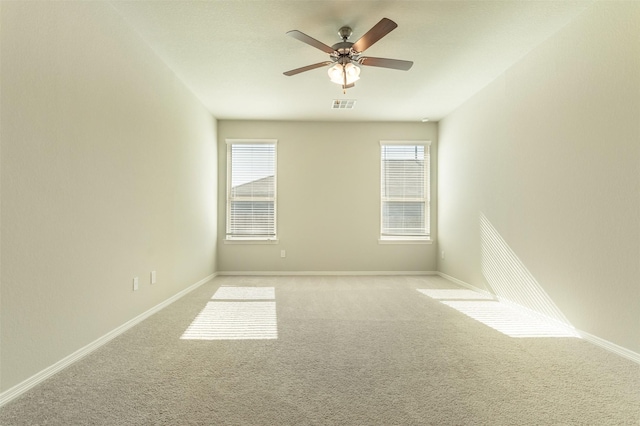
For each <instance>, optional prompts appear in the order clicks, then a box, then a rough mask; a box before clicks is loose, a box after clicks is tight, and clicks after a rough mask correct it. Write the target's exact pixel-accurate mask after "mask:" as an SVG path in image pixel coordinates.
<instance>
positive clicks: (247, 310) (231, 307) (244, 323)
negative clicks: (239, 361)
mask: <svg viewBox="0 0 640 426" xmlns="http://www.w3.org/2000/svg"><path fill="white" fill-rule="evenodd" d="M180 338H181V339H185V340H245V339H277V338H278V323H277V318H276V302H208V303H207V306H206V307H205V308H204V309H203V310H202V311H201V312H200V313H199V314H198V316H197V317H196V318H195V320H194V321H193V322H192V323H191V325H190V326H189V327H188V328H187V330H186V331H185V332H184V334H183V335H182V336H181V337H180Z"/></svg>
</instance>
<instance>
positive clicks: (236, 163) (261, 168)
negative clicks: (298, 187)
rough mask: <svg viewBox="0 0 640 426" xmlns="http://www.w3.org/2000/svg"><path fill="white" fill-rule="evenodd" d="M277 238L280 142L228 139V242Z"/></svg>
mask: <svg viewBox="0 0 640 426" xmlns="http://www.w3.org/2000/svg"><path fill="white" fill-rule="evenodd" d="M275 238H276V141H273V140H269V141H263V140H248V141H244V140H243V141H238V140H227V239H264V240H268V239H275Z"/></svg>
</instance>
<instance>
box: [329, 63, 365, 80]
mask: <svg viewBox="0 0 640 426" xmlns="http://www.w3.org/2000/svg"><path fill="white" fill-rule="evenodd" d="M327 74H329V79H331V81H332V82H333V83H336V84H341V85H342V84H344V76H345V74H346V76H347V85H349V84H351V83H354V82H356V81H358V80H359V79H360V68H359V67H357V66H355V65H354V64H352V63H348V64H346V65H344V66H343V65H342V64H335V65H334V66H332V67H331V68H329V70H328V72H327Z"/></svg>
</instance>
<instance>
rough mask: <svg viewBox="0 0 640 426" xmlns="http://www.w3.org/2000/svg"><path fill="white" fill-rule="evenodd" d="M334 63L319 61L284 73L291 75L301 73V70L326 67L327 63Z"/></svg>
mask: <svg viewBox="0 0 640 426" xmlns="http://www.w3.org/2000/svg"><path fill="white" fill-rule="evenodd" d="M332 63H333V62H331V61H324V62H318V63H317V64H313V65H307V66H306V67H301V68H296V69H294V70H291V71H287V72H284V73H283V74H284V75H286V76H289V77H291V76H292V75H296V74H300V73H301V72H305V71H310V70H314V69H316V68H320V67H324V66H325V65H331V64H332Z"/></svg>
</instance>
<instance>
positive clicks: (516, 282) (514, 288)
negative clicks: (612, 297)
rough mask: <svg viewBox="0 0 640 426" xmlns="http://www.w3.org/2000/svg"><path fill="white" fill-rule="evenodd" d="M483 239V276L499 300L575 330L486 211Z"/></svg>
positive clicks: (483, 216) (483, 219)
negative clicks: (502, 235)
mask: <svg viewBox="0 0 640 426" xmlns="http://www.w3.org/2000/svg"><path fill="white" fill-rule="evenodd" d="M480 240H481V262H482V265H481V267H482V274H483V275H484V277H485V279H486V280H487V283H488V284H489V287H490V289H491V291H492V292H493V293H494V294H495V295H496V297H497V298H498V300H500V301H501V302H506V303H511V304H515V305H516V306H517V307H519V308H526V309H527V310H530V311H533V312H534V313H535V314H537V315H542V316H543V317H544V318H545V319H547V320H548V321H550V322H552V323H556V324H557V325H560V326H563V327H566V328H568V329H570V330H575V329H574V327H573V326H572V325H571V323H570V322H569V320H568V319H567V318H566V317H565V316H564V314H563V313H562V312H561V311H560V309H558V307H557V306H556V304H555V303H553V300H551V298H550V297H549V295H548V294H547V293H546V292H545V291H544V289H543V288H542V287H541V286H540V284H538V282H537V281H536V279H535V278H534V277H533V275H531V273H530V272H529V271H528V270H527V268H526V266H525V265H524V264H523V263H522V261H521V260H520V259H519V258H518V256H516V254H515V253H514V252H513V250H511V248H510V247H509V245H508V244H507V243H506V241H505V240H504V239H503V238H502V237H501V236H500V234H499V233H498V231H497V230H496V228H494V227H493V225H492V224H491V222H489V219H487V217H486V216H485V215H484V214H483V213H482V212H481V213H480ZM575 336H577V333H575Z"/></svg>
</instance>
